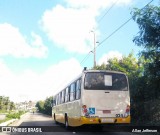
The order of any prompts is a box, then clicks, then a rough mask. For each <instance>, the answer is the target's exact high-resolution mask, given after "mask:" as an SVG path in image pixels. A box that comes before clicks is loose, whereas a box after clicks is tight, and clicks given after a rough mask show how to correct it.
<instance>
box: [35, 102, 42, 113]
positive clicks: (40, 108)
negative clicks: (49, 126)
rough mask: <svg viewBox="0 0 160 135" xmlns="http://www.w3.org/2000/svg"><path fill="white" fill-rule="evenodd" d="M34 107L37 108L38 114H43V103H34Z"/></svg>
mask: <svg viewBox="0 0 160 135" xmlns="http://www.w3.org/2000/svg"><path fill="white" fill-rule="evenodd" d="M36 107H38V110H39V112H43V111H44V101H42V100H41V101H38V102H37V103H36Z"/></svg>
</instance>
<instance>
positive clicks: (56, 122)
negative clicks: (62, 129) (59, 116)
mask: <svg viewBox="0 0 160 135" xmlns="http://www.w3.org/2000/svg"><path fill="white" fill-rule="evenodd" d="M54 121H55V124H57V123H58V122H57V121H56V115H55V114H54Z"/></svg>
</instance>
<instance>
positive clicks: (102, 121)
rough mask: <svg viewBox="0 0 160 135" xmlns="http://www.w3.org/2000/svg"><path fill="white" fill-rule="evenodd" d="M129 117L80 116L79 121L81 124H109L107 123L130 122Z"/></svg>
mask: <svg viewBox="0 0 160 135" xmlns="http://www.w3.org/2000/svg"><path fill="white" fill-rule="evenodd" d="M130 121H131V117H130V116H128V117H125V118H106V117H105V118H99V117H96V118H86V117H81V123H82V125H83V124H109V123H117V124H118V123H121V124H122V123H126V124H127V123H128V124H129V123H130Z"/></svg>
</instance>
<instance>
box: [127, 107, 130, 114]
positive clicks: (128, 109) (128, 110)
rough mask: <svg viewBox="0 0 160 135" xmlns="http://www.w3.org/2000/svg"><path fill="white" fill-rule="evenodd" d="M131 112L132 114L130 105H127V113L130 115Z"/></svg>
mask: <svg viewBox="0 0 160 135" xmlns="http://www.w3.org/2000/svg"><path fill="white" fill-rule="evenodd" d="M129 112H130V105H127V108H126V113H129Z"/></svg>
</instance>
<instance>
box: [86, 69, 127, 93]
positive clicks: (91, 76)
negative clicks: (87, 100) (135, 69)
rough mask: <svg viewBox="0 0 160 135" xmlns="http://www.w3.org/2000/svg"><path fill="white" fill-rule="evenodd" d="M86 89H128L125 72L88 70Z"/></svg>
mask: <svg viewBox="0 0 160 135" xmlns="http://www.w3.org/2000/svg"><path fill="white" fill-rule="evenodd" d="M84 89H86V90H119V91H121V90H128V85H127V78H126V76H125V75H124V74H120V73H109V72H87V73H86V74H85V80H84Z"/></svg>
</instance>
